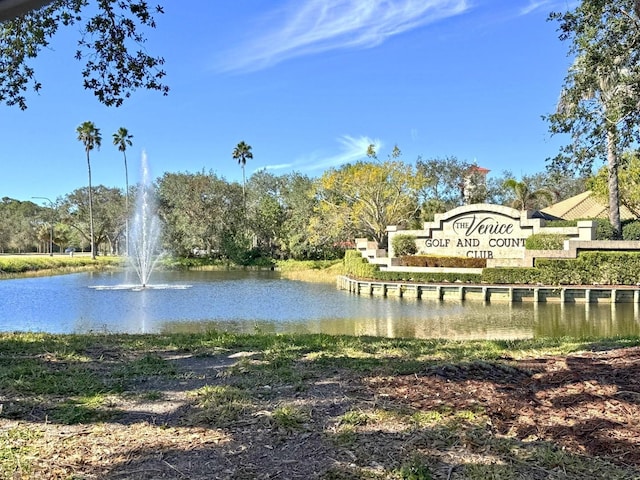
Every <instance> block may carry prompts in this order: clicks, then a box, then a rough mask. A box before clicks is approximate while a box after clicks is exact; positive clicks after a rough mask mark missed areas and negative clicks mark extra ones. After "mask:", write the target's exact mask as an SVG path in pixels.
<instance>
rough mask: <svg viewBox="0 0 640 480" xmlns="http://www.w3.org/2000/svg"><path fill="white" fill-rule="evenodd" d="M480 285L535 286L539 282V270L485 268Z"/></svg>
mask: <svg viewBox="0 0 640 480" xmlns="http://www.w3.org/2000/svg"><path fill="white" fill-rule="evenodd" d="M482 283H490V284H536V283H541V282H540V274H539V270H538V269H536V268H524V267H496V268H485V269H484V270H483V271H482Z"/></svg>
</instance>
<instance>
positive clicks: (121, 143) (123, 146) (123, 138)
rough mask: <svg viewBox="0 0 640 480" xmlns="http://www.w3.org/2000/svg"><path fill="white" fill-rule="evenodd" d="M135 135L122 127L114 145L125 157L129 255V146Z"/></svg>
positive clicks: (127, 249)
mask: <svg viewBox="0 0 640 480" xmlns="http://www.w3.org/2000/svg"><path fill="white" fill-rule="evenodd" d="M132 138H133V135H130V134H129V131H128V130H127V129H126V128H124V127H120V128H119V129H118V131H117V132H116V133H114V134H113V144H114V145H115V146H116V147H118V150H119V151H121V152H122V156H123V157H124V182H125V190H124V198H125V209H126V212H127V213H126V221H125V251H126V252H127V255H128V254H129V216H130V215H131V212H130V211H129V168H128V167H127V146H129V147H130V146H131V145H133V142H132V141H131V139H132Z"/></svg>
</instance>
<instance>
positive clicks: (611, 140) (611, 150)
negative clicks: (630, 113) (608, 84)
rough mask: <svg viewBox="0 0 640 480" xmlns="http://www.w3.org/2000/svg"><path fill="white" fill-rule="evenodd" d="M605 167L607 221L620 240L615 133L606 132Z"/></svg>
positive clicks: (620, 225) (611, 130)
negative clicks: (607, 204) (607, 177)
mask: <svg viewBox="0 0 640 480" xmlns="http://www.w3.org/2000/svg"><path fill="white" fill-rule="evenodd" d="M607 167H608V172H609V221H610V222H611V225H612V226H613V231H614V234H615V238H617V239H619V238H622V224H621V222H620V191H619V188H618V153H617V151H616V131H615V129H609V130H608V131H607Z"/></svg>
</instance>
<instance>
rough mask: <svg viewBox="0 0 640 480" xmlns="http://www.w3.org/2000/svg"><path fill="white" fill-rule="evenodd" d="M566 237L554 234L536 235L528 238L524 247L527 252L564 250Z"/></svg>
mask: <svg viewBox="0 0 640 480" xmlns="http://www.w3.org/2000/svg"><path fill="white" fill-rule="evenodd" d="M567 238H569V237H567V236H566V235H560V234H554V233H534V234H533V235H530V236H529V237H527V239H526V240H525V243H524V247H525V248H526V249H527V250H562V249H563V248H564V241H565V240H566V239H567Z"/></svg>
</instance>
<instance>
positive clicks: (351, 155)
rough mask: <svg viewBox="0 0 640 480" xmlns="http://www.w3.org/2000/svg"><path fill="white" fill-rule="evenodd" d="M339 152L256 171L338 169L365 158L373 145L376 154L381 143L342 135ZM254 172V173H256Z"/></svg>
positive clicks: (310, 156)
mask: <svg viewBox="0 0 640 480" xmlns="http://www.w3.org/2000/svg"><path fill="white" fill-rule="evenodd" d="M337 142H338V144H339V151H338V152H337V153H333V154H329V155H327V154H322V153H319V152H313V153H311V154H309V155H307V156H305V157H304V158H301V159H299V160H297V161H295V162H293V163H281V164H275V165H267V166H264V167H260V168H259V169H257V170H284V169H288V170H295V171H299V172H311V171H323V170H326V169H328V168H333V167H339V166H341V165H344V164H345V163H351V162H357V161H358V160H364V159H366V158H367V149H368V148H369V145H373V148H374V149H375V151H376V152H378V153H379V152H380V150H381V149H382V146H383V144H382V141H380V140H378V139H372V138H369V137H367V136H360V137H352V136H350V135H343V136H341V137H339V138H338V139H337ZM257 170H256V171H257Z"/></svg>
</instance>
